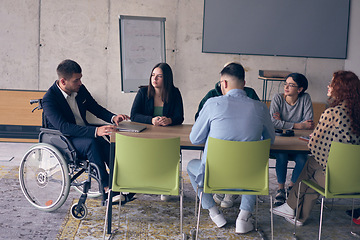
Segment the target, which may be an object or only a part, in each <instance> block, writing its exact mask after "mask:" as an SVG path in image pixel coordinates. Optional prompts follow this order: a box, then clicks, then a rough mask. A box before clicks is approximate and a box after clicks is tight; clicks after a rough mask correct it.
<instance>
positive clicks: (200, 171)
mask: <svg viewBox="0 0 360 240" xmlns="http://www.w3.org/2000/svg"><path fill="white" fill-rule="evenodd" d="M220 75H221V80H220V84H221V91H222V93H223V96H219V97H213V98H210V99H208V100H207V101H206V103H205V104H204V107H203V109H202V110H201V111H200V113H199V117H198V118H197V120H196V122H195V124H194V126H193V128H192V130H191V133H190V141H191V142H192V143H193V144H195V145H196V144H203V143H205V149H204V154H203V156H202V159H201V160H200V159H193V160H191V161H190V162H189V163H188V167H187V171H188V174H189V177H190V181H191V184H192V186H193V188H194V190H195V191H196V187H197V184H198V185H199V186H203V180H204V172H205V161H206V153H207V139H208V137H213V138H218V139H224V140H231V141H259V140H262V139H268V138H270V139H271V143H274V140H275V131H274V126H273V124H272V122H271V118H270V114H269V109H268V108H267V106H266V105H265V104H264V103H262V102H260V101H256V100H253V99H251V98H249V97H247V95H246V92H245V91H244V90H243V89H244V85H245V80H244V77H245V71H244V68H243V67H242V66H241V65H240V64H238V63H231V64H229V65H227V66H225V67H224V68H223V69H222V71H221V72H220ZM255 199H256V196H254V195H243V196H242V199H241V205H240V210H241V211H240V213H239V215H238V218H237V220H236V230H235V232H236V233H247V232H249V231H252V230H253V229H254V226H253V225H252V223H251V222H250V221H248V219H249V217H250V216H251V212H252V211H253V209H254V205H255ZM202 207H203V208H204V209H208V210H209V214H210V218H211V220H212V221H213V222H214V223H215V224H216V225H217V226H218V227H222V226H224V225H225V224H226V220H225V218H224V216H223V214H222V213H221V212H219V210H218V209H217V207H216V205H215V201H214V199H213V197H212V195H211V194H204V195H203V201H202Z"/></svg>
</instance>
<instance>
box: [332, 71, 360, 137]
mask: <svg viewBox="0 0 360 240" xmlns="http://www.w3.org/2000/svg"><path fill="white" fill-rule="evenodd" d="M330 87H332V92H331V97H330V98H329V103H330V107H335V106H337V105H339V104H340V103H341V102H344V103H345V105H346V107H347V110H348V111H349V116H350V121H351V127H352V132H353V133H355V134H356V135H357V136H360V80H359V78H358V77H357V76H356V74H355V73H353V72H351V71H337V72H334V74H333V79H332V81H331V83H330Z"/></svg>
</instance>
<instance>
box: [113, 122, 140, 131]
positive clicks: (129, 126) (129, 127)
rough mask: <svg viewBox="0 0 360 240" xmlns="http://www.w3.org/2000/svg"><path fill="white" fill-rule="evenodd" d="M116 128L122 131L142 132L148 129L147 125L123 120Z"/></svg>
mask: <svg viewBox="0 0 360 240" xmlns="http://www.w3.org/2000/svg"><path fill="white" fill-rule="evenodd" d="M116 128H117V130H119V131H120V132H141V131H143V130H144V129H146V126H143V125H139V124H134V123H132V122H121V123H119V125H118V126H117V127H116Z"/></svg>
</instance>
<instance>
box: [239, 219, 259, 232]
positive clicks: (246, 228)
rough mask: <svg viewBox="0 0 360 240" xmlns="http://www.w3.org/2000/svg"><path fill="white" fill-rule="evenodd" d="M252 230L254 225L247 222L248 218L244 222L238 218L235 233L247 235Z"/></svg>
mask: <svg viewBox="0 0 360 240" xmlns="http://www.w3.org/2000/svg"><path fill="white" fill-rule="evenodd" d="M253 229H254V225H253V224H252V223H251V222H250V221H249V218H248V219H247V220H246V221H245V220H243V219H240V218H239V217H238V218H237V219H236V228H235V232H236V233H247V232H250V231H252V230H253Z"/></svg>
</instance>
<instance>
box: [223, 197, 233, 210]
mask: <svg viewBox="0 0 360 240" xmlns="http://www.w3.org/2000/svg"><path fill="white" fill-rule="evenodd" d="M225 196H226V195H225ZM233 205H234V202H233V195H230V199H226V200H225V197H224V199H223V200H222V201H221V203H220V207H222V208H229V207H232V206H233Z"/></svg>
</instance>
